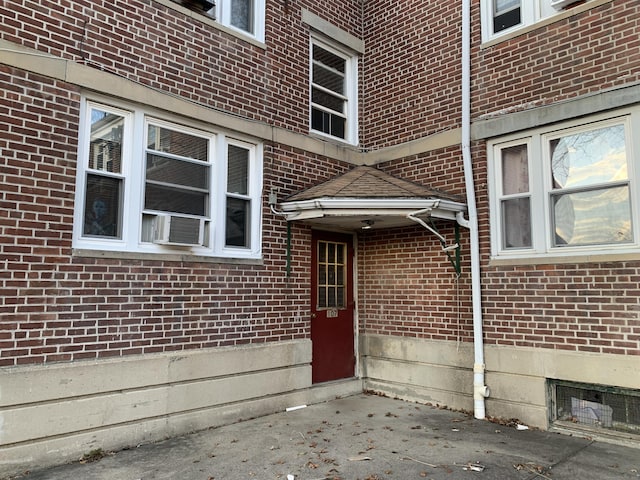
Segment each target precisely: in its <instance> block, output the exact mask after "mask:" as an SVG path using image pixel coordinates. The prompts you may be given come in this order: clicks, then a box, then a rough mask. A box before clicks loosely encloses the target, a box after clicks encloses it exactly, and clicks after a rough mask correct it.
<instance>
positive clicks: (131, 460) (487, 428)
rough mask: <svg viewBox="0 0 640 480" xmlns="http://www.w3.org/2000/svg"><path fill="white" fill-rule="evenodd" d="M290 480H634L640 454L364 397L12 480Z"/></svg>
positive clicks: (116, 453) (278, 414)
mask: <svg viewBox="0 0 640 480" xmlns="http://www.w3.org/2000/svg"><path fill="white" fill-rule="evenodd" d="M476 464H477V465H476ZM477 470H482V471H477ZM289 475H293V476H294V477H293V478H295V480H328V479H331V480H334V479H340V480H383V479H384V480H391V479H403V480H406V479H417V480H419V479H431V480H441V479H449V480H457V479H463V480H465V479H472V480H495V479H510V480H511V479H515V480H519V479H527V480H534V479H536V480H540V479H554V480H560V479H567V480H568V479H571V480H591V479H592V480H608V479H630V478H634V479H638V478H640V449H636V448H631V447H625V446H617V445H611V444H608V443H600V442H593V441H591V440H589V439H585V438H579V437H576V436H567V435H561V434H556V433H549V432H541V431H536V430H531V429H530V430H517V429H516V428H514V427H513V426H507V425H500V424H496V423H491V422H488V421H483V420H475V419H474V418H472V417H469V416H468V415H465V414H463V413H457V412H451V411H448V410H442V409H439V408H436V407H433V406H429V405H422V404H415V403H410V402H404V401H401V400H394V399H391V398H386V397H380V396H376V395H364V394H362V395H356V396H353V397H348V398H342V399H336V400H332V401H330V402H326V403H321V404H317V405H311V406H309V407H306V408H302V409H298V410H294V411H289V412H281V413H277V414H274V415H269V416H266V417H261V418H257V419H253V420H247V421H242V422H239V423H236V424H234V425H228V426H225V427H220V428H215V429H210V430H206V431H203V432H198V433H194V434H191V435H185V436H182V437H177V438H173V439H169V440H166V441H162V442H159V443H155V444H149V445H142V446H138V447H136V448H131V449H128V450H123V451H119V452H112V453H108V454H107V455H106V456H104V457H103V458H102V459H100V460H98V461H95V462H91V463H74V464H68V465H62V466H59V467H54V468H49V469H46V470H41V471H34V472H31V473H28V474H25V475H21V476H19V477H14V478H20V479H24V480H45V479H46V480H51V479H61V480H62V479H64V480H67V479H73V480H164V479H167V480H168V479H171V480H226V479H248V480H251V479H258V480H272V479H273V480H278V479H282V480H288V479H289V480H290V478H291V477H288V476H289Z"/></svg>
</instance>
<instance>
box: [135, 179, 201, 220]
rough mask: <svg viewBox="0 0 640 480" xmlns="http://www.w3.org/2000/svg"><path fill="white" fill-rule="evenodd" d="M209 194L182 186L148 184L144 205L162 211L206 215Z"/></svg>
mask: <svg viewBox="0 0 640 480" xmlns="http://www.w3.org/2000/svg"><path fill="white" fill-rule="evenodd" d="M207 197H208V194H207V193H204V192H196V191H193V190H186V189H183V188H180V187H171V186H165V185H154V184H147V186H146V189H145V194H144V207H145V208H147V209H150V210H160V211H162V212H173V213H186V214H189V215H199V216H203V217H204V216H206V215H207V210H206V204H207Z"/></svg>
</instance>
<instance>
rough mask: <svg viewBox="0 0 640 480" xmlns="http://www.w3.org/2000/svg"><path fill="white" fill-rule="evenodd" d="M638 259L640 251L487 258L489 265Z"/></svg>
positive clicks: (629, 260)
mask: <svg viewBox="0 0 640 480" xmlns="http://www.w3.org/2000/svg"><path fill="white" fill-rule="evenodd" d="M638 260H640V252H625V253H594V254H576V255H567V254H564V255H560V254H554V255H545V256H539V257H536V256H529V257H518V258H505V257H492V258H491V260H489V266H491V267H506V266H511V265H514V266H516V265H561V264H564V265H566V264H571V263H610V262H632V261H638Z"/></svg>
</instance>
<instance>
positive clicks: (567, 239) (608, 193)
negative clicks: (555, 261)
mask: <svg viewBox="0 0 640 480" xmlns="http://www.w3.org/2000/svg"><path fill="white" fill-rule="evenodd" d="M552 201H553V216H554V220H555V238H554V245H555V246H558V247H561V246H566V245H572V246H577V245H596V244H616V243H627V242H631V241H633V232H632V228H631V203H630V200H629V188H628V187H626V186H623V187H617V188H608V189H598V190H590V191H584V192H579V193H571V194H561V195H553V196H552Z"/></svg>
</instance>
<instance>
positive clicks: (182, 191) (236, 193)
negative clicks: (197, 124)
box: [73, 99, 262, 258]
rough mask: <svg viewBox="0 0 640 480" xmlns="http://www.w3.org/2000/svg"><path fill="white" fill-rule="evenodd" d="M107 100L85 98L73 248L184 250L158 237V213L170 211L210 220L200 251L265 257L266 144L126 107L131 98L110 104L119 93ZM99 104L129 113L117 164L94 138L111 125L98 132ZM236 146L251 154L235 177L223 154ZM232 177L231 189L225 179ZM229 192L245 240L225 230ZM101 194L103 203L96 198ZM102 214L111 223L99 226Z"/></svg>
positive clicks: (110, 110) (99, 137)
mask: <svg viewBox="0 0 640 480" xmlns="http://www.w3.org/2000/svg"><path fill="white" fill-rule="evenodd" d="M101 101H104V102H108V104H107V103H98V102H94V101H93V100H86V99H83V102H82V104H81V118H82V119H83V121H82V122H81V129H80V132H79V138H80V143H79V146H78V159H79V161H78V172H77V177H76V205H78V206H79V208H77V209H75V211H74V230H73V245H74V248H81V249H88V250H105V251H122V252H133V253H138V252H139V253H171V252H177V251H180V252H182V253H184V247H182V250H176V249H179V248H180V247H175V246H171V245H160V244H156V243H154V242H153V223H154V221H155V219H156V217H157V215H158V214H162V213H165V212H166V213H168V214H175V215H178V216H184V217H190V218H196V219H197V218H201V219H204V245H202V246H193V247H190V250H189V251H190V252H192V253H194V254H198V255H203V256H214V255H216V256H224V257H237V258H260V255H261V220H260V219H261V209H260V201H259V200H260V195H261V188H262V154H261V153H262V149H261V148H260V144H257V143H253V142H251V141H247V140H242V141H239V140H235V139H234V140H231V139H228V138H227V137H226V136H225V135H223V134H221V133H215V132H210V131H208V130H200V129H197V128H192V127H187V126H184V124H185V123H187V122H186V121H185V119H182V118H175V120H174V119H173V118H172V119H171V120H170V121H169V120H160V119H158V118H157V117H151V116H148V115H149V114H150V113H152V112H151V109H144V108H141V107H133V106H132V107H131V109H130V110H125V108H126V105H123V108H120V107H117V108H116V107H111V106H109V104H117V103H119V102H115V101H112V99H104V100H102V99H101ZM96 110H98V111H102V110H104V111H105V112H108V113H112V114H114V115H120V116H121V117H123V118H124V119H125V120H124V126H123V128H122V136H121V150H122V152H121V154H119V155H118V157H117V161H116V160H115V159H110V160H109V161H110V162H111V163H107V161H106V159H105V158H104V156H103V157H101V159H100V161H99V159H98V157H97V154H96V153H95V152H97V150H96V149H95V148H91V142H92V138H93V146H94V147H95V145H97V142H100V144H101V145H102V144H105V143H104V142H103V140H104V138H105V135H106V134H105V133H104V132H106V131H107V130H106V129H104V128H102V130H100V131H98V129H97V128H94V134H93V137H92V135H91V125H92V121H91V118H92V115H94V117H95V118H94V121H93V123H94V124H95V123H96V122H97V121H99V120H100V119H101V118H99V117H100V116H99V115H98V114H96V113H95V111H96ZM92 112H93V113H92ZM102 117H104V115H102ZM103 123H105V122H103ZM96 131H98V133H96ZM109 131H110V130H109ZM172 142H173V143H172ZM105 145H106V144H105ZM149 147H152V148H149ZM237 147H241V148H240V150H239V151H241V152H243V155H245V159H244V160H243V161H242V162H240V164H239V166H237V167H236V168H235V171H236V173H237V175H236V176H235V177H232V178H231V177H230V178H228V177H227V166H226V161H224V159H225V158H227V155H228V153H227V152H228V151H231V152H233V151H234V148H235V149H236V150H237ZM105 148H106V147H105ZM103 150H105V149H103ZM112 150H113V149H112ZM105 151H106V150H105ZM247 152H249V153H247ZM216 159H219V160H220V161H216ZM98 167H100V168H98ZM109 170H120V171H109ZM227 180H229V185H230V188H229V191H228V192H227V189H226V188H225V186H224V185H221V184H220V182H226V181H227ZM221 187H222V188H221ZM227 193H228V196H229V198H231V199H232V200H231V201H230V202H231V205H232V206H233V207H234V212H235V215H236V218H239V219H240V220H241V223H242V224H243V225H244V227H243V229H242V235H241V236H237V235H236V236H235V237H234V238H239V239H240V240H233V239H232V238H231V237H232V235H231V234H230V233H229V234H228V233H227V232H226V231H225V209H226V208H227V207H226V204H227V200H226V199H227ZM98 196H100V199H101V200H102V201H103V203H100V202H96V199H98ZM98 215H102V217H103V218H106V219H108V222H107V227H102V229H99V228H97V226H96V224H95V222H94V220H95V219H96V218H97V217H98ZM227 238H229V239H231V240H230V243H231V245H230V246H232V247H233V248H229V249H227V248H226V247H227V245H226V239H227ZM227 243H228V242H227Z"/></svg>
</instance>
